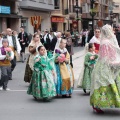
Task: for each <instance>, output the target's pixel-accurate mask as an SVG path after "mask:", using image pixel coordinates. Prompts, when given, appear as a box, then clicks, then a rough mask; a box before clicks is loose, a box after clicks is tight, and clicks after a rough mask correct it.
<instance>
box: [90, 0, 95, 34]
mask: <svg viewBox="0 0 120 120" xmlns="http://www.w3.org/2000/svg"><path fill="white" fill-rule="evenodd" d="M95 1H96V0H90V4H91V9H90V15H91V17H92V36H94V17H95V15H96V10H95V8H94V3H95Z"/></svg>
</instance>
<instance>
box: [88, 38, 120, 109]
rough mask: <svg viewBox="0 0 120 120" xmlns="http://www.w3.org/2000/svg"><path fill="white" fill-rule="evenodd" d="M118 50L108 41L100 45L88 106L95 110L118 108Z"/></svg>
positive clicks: (119, 55) (119, 69)
mask: <svg viewBox="0 0 120 120" xmlns="http://www.w3.org/2000/svg"><path fill="white" fill-rule="evenodd" d="M118 57H119V58H120V49H119V48H116V47H115V46H114V43H113V42H111V41H110V40H104V42H103V43H102V44H101V45H100V51H99V59H98V61H97V63H96V65H95V68H94V70H93V72H92V76H91V79H92V81H91V82H92V83H91V93H90V94H91V95H90V104H91V105H92V106H94V107H96V108H114V107H116V108H120V59H118Z"/></svg>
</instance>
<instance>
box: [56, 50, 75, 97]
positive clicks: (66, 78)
mask: <svg viewBox="0 0 120 120" xmlns="http://www.w3.org/2000/svg"><path fill="white" fill-rule="evenodd" d="M55 53H56V54H58V55H59V54H64V55H65V57H66V58H67V59H70V55H69V53H68V51H67V49H66V48H64V49H60V48H56V49H55ZM56 73H57V83H56V92H57V95H71V94H72V92H73V86H74V74H73V71H72V68H71V65H70V64H69V63H65V62H63V63H59V62H57V63H56Z"/></svg>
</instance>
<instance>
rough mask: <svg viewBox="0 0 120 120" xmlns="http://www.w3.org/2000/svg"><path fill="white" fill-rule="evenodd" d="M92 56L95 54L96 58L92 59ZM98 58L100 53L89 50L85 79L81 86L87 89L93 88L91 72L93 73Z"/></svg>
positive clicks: (85, 61)
mask: <svg viewBox="0 0 120 120" xmlns="http://www.w3.org/2000/svg"><path fill="white" fill-rule="evenodd" d="M91 56H95V59H94V60H90V57H91ZM97 58H98V55H97V54H94V53H91V52H88V53H87V54H86V55H85V60H84V74H83V81H82V86H81V87H82V88H83V89H85V90H90V88H91V74H92V70H93V68H94V65H95V63H96V60H97Z"/></svg>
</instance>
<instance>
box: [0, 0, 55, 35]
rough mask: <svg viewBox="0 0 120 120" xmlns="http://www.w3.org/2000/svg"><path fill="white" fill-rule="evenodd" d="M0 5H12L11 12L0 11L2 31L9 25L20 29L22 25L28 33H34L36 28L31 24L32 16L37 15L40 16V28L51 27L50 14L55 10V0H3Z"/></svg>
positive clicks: (17, 29)
mask: <svg viewBox="0 0 120 120" xmlns="http://www.w3.org/2000/svg"><path fill="white" fill-rule="evenodd" d="M0 5H1V6H9V7H10V13H9V14H4V13H2V14H1V13H0V24H1V25H2V27H1V28H0V30H1V31H4V30H5V29H6V28H8V27H10V28H12V29H14V30H16V31H19V28H20V27H21V26H22V27H24V28H25V30H26V31H27V32H28V33H34V32H35V31H36V29H35V28H34V27H33V26H34V25H32V24H31V17H35V16H40V25H39V27H38V28H39V29H40V30H42V31H43V30H45V29H48V30H50V28H51V19H50V14H51V11H52V10H54V0H9V1H8V0H1V1H0ZM33 22H37V20H36V21H33Z"/></svg>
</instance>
